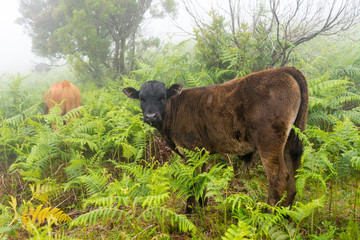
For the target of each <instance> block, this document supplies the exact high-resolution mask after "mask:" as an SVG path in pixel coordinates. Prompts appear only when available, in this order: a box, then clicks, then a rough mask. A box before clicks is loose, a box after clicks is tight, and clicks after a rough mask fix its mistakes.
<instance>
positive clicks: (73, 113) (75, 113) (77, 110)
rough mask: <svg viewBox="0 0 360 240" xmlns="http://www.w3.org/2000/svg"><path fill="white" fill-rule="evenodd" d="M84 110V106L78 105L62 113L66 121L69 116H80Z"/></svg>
mask: <svg viewBox="0 0 360 240" xmlns="http://www.w3.org/2000/svg"><path fill="white" fill-rule="evenodd" d="M83 111H84V107H82V106H80V107H77V108H74V109H71V110H70V111H68V112H67V113H66V114H65V115H64V119H65V121H68V120H69V119H71V118H76V117H78V116H81V113H82V112H83Z"/></svg>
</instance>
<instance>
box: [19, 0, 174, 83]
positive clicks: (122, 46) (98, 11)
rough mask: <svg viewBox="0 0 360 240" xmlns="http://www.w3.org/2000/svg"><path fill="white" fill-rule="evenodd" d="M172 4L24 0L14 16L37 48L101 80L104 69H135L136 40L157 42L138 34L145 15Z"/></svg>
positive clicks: (133, 0) (171, 10)
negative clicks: (19, 13)
mask: <svg viewBox="0 0 360 240" xmlns="http://www.w3.org/2000/svg"><path fill="white" fill-rule="evenodd" d="M175 10H176V8H175V2H174V1H162V0H160V1H151V0H150V1H148V0H121V1H109V0H102V1H93V0H71V1H60V0H48V1H39V0H22V1H21V2H20V12H21V14H22V16H23V17H22V18H20V19H19V20H18V22H19V23H20V24H22V25H24V26H25V27H26V28H27V29H28V31H29V34H30V36H31V37H32V39H33V50H34V51H35V53H37V54H38V55H41V56H45V57H53V58H65V59H67V60H69V62H70V63H71V64H72V65H73V67H74V68H75V70H76V71H77V72H78V75H79V76H82V79H87V78H89V77H90V78H91V79H93V80H96V81H97V83H98V84H101V81H102V80H103V78H104V76H106V75H107V74H110V75H109V76H111V77H114V78H116V77H118V76H119V75H120V74H125V73H128V72H129V71H130V70H134V68H135V66H134V64H135V58H136V55H137V54H136V51H137V48H136V46H137V45H140V44H139V43H140V42H144V41H145V42H146V41H147V44H143V46H146V45H149V43H155V44H158V41H153V40H149V39H148V40H146V39H142V38H141V24H142V23H143V22H144V21H145V19H146V16H148V15H151V16H152V17H163V16H164V13H165V12H169V13H175ZM150 45H151V44H150ZM139 50H141V49H139ZM127 58H128V59H127Z"/></svg>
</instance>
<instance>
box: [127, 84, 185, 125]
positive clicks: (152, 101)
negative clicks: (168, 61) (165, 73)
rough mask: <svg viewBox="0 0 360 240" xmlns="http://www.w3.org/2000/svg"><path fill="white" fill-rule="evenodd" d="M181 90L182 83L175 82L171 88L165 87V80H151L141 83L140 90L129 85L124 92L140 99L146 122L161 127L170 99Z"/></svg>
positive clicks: (129, 96) (128, 95) (130, 96)
mask: <svg viewBox="0 0 360 240" xmlns="http://www.w3.org/2000/svg"><path fill="white" fill-rule="evenodd" d="M181 90H182V84H173V85H171V86H170V88H165V83H163V82H158V81H149V82H146V83H143V84H142V85H141V90H140V91H138V90H136V89H135V88H132V87H127V88H124V89H123V92H124V93H125V95H126V96H127V97H128V98H132V99H139V100H140V106H141V110H142V113H143V116H144V122H145V123H148V124H150V125H152V126H154V127H156V128H157V129H160V128H161V126H162V121H163V119H164V115H165V109H166V104H167V101H168V99H169V98H171V97H173V96H175V95H177V94H179V93H180V92H181Z"/></svg>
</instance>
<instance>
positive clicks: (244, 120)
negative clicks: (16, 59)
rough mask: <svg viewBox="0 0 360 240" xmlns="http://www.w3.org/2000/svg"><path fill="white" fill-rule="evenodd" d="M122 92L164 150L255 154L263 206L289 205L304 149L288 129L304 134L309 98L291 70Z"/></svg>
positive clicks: (298, 76)
mask: <svg viewBox="0 0 360 240" xmlns="http://www.w3.org/2000/svg"><path fill="white" fill-rule="evenodd" d="M123 92H124V93H125V94H126V96H128V97H129V98H132V99H139V100H140V106H141V108H142V112H143V116H144V121H145V122H146V123H148V124H150V125H152V126H154V127H155V128H157V129H158V131H159V132H160V133H161V135H162V136H163V138H165V140H166V141H167V142H168V144H169V146H170V147H171V148H172V149H173V150H174V151H175V152H177V153H179V151H178V150H177V149H176V147H182V148H187V149H190V150H194V149H196V148H197V147H198V148H205V149H206V150H208V151H209V152H210V153H228V154H233V155H238V156H245V158H248V159H251V156H252V154H253V153H254V152H256V151H257V152H258V153H259V155H260V158H261V162H262V164H263V166H264V170H265V172H266V176H267V179H268V181H269V195H268V203H269V204H270V205H272V206H274V205H275V204H276V203H278V202H279V200H280V199H281V197H282V196H283V194H284V192H287V197H286V199H285V201H284V202H283V203H282V204H283V205H285V206H288V205H291V204H292V203H293V201H294V198H295V194H296V186H295V175H296V170H297V169H298V167H299V165H300V163H301V154H302V152H303V147H302V144H301V141H300V140H299V138H298V137H297V136H296V135H295V133H294V130H292V128H291V126H292V125H295V126H296V127H298V128H299V129H300V130H302V131H303V130H304V129H305V125H306V117H307V111H308V103H309V94H308V87H307V83H306V80H305V77H304V76H303V74H302V73H301V72H300V71H299V70H297V69H295V68H293V67H282V68H277V69H269V70H265V71H261V72H257V73H253V74H250V75H248V76H246V77H243V78H238V79H234V80H231V81H228V82H226V83H223V84H218V85H213V86H207V87H200V88H188V89H182V85H181V84H173V85H172V86H170V87H169V88H166V87H165V83H162V82H157V81H150V82H146V83H144V84H143V85H142V87H141V89H140V90H136V89H134V88H131V87H128V88H124V89H123Z"/></svg>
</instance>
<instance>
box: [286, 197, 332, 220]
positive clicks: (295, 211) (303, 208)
mask: <svg viewBox="0 0 360 240" xmlns="http://www.w3.org/2000/svg"><path fill="white" fill-rule="evenodd" d="M324 202H325V195H324V196H322V197H321V198H319V199H315V200H313V201H311V202H309V203H306V204H303V203H300V202H297V203H296V205H295V206H293V207H292V208H291V209H285V213H286V214H287V215H288V216H289V217H291V219H293V220H294V221H295V222H296V223H297V224H300V223H301V221H302V220H304V219H305V218H307V217H308V216H310V215H311V213H313V212H314V211H315V210H316V209H318V208H322V207H324Z"/></svg>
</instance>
